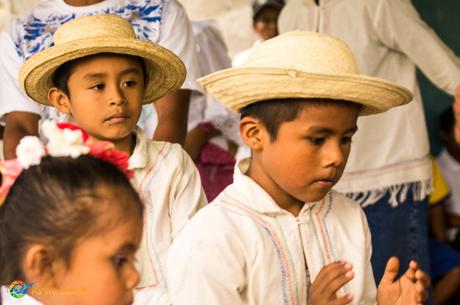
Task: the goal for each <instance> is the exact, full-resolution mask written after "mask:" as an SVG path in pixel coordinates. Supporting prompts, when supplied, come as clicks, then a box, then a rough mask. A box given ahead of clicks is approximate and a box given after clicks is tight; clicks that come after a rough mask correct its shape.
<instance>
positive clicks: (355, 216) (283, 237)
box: [168, 32, 428, 305]
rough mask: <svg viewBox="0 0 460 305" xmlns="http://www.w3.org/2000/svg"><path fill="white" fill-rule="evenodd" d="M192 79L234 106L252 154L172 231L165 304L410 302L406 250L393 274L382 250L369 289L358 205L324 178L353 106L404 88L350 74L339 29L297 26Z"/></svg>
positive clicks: (421, 291) (377, 104)
mask: <svg viewBox="0 0 460 305" xmlns="http://www.w3.org/2000/svg"><path fill="white" fill-rule="evenodd" d="M199 82H200V83H201V84H202V85H203V87H204V88H205V89H206V91H208V92H209V93H211V94H212V95H214V96H215V97H216V98H217V99H218V100H219V101H221V102H222V103H224V104H225V105H226V106H227V107H229V108H230V109H232V110H235V111H238V112H240V114H241V121H240V134H241V137H242V139H243V141H244V142H245V143H246V145H248V146H249V147H250V149H251V152H252V157H251V158H250V159H243V160H241V161H240V162H239V164H238V165H237V167H236V169H235V174H234V182H233V184H232V185H230V186H229V187H227V188H226V189H225V190H224V191H223V192H222V193H221V194H220V195H219V196H218V197H217V198H216V199H215V200H214V201H213V203H212V204H210V205H208V206H206V207H205V208H203V209H202V210H201V211H199V212H198V213H197V214H196V215H195V216H194V218H193V219H192V220H191V221H190V222H189V223H188V224H187V225H186V226H185V228H184V229H183V230H182V231H181V233H180V234H179V236H178V237H177V238H176V239H175V240H174V242H173V244H172V246H171V249H170V252H169V257H168V284H169V289H170V294H171V298H172V303H173V304H174V305H185V304H187V305H198V304H200V305H201V304H220V305H224V304H229V305H230V304H231V305H240V304H241V305H242V304H299V305H300V304H314V305H321V304H331V305H332V304H334V305H339V304H375V302H376V301H377V304H379V305H384V304H401V305H402V304H414V305H415V304H422V302H423V301H424V299H425V298H426V290H425V289H426V287H427V285H428V279H427V276H426V275H425V273H424V272H423V271H422V270H420V269H419V268H418V266H417V263H416V262H414V261H412V262H411V263H410V265H409V266H403V268H407V271H406V272H405V273H404V275H403V276H402V277H401V278H399V279H398V280H395V276H396V273H397V271H398V269H399V261H398V259H397V258H395V257H393V258H391V259H390V260H389V261H388V263H387V267H386V272H385V275H384V277H383V279H382V281H381V282H380V285H379V287H378V289H376V287H375V283H374V277H373V273H372V268H371V264H370V257H371V237H370V233H369V228H368V226H367V222H366V218H365V215H364V213H363V211H362V209H361V207H360V206H359V204H358V203H355V202H353V201H351V200H350V199H347V198H346V197H345V196H343V195H341V194H340V193H338V192H335V191H333V190H332V187H333V186H334V185H335V184H336V183H337V181H338V180H339V179H340V176H341V175H342V172H343V169H344V167H345V164H346V162H347V157H348V154H349V152H350V148H351V138H352V136H353V134H354V133H355V132H356V130H357V127H356V121H357V118H358V116H360V115H371V114H375V113H380V112H384V111H387V110H388V109H390V108H392V107H396V106H399V105H403V104H406V103H408V102H409V101H410V100H411V98H412V94H411V93H410V92H409V91H408V90H407V89H405V88H403V87H400V86H398V85H395V84H393V83H390V82H387V81H384V80H381V79H377V78H372V77H366V76H362V75H360V74H358V72H357V69H356V63H355V61H354V58H353V55H352V53H351V51H350V49H349V48H348V47H347V46H346V45H345V44H344V43H343V42H342V41H340V40H338V39H336V38H333V37H330V36H326V35H322V34H317V33H309V32H291V33H286V34H283V35H280V36H278V37H276V38H273V39H270V40H267V41H265V42H263V43H261V44H260V45H258V46H257V47H255V48H254V49H253V51H252V52H251V55H250V57H249V59H248V61H247V62H246V64H245V65H244V66H243V67H241V68H232V69H227V70H222V71H219V72H216V73H213V74H210V75H208V76H206V77H204V78H201V79H200V80H199Z"/></svg>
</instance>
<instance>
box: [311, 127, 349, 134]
mask: <svg viewBox="0 0 460 305" xmlns="http://www.w3.org/2000/svg"><path fill="white" fill-rule="evenodd" d="M357 130H358V126H356V125H355V126H353V127H352V128H349V129H347V130H345V133H349V132H352V133H355V132H356V131H357ZM308 131H309V132H314V133H325V134H334V133H336V132H335V131H334V130H332V129H330V128H326V127H315V126H313V127H310V128H308Z"/></svg>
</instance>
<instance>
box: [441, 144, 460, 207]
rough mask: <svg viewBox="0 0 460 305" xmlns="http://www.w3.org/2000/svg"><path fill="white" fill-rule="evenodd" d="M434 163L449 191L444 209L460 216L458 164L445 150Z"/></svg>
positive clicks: (459, 170)
mask: <svg viewBox="0 0 460 305" xmlns="http://www.w3.org/2000/svg"><path fill="white" fill-rule="evenodd" d="M436 162H437V163H438V166H439V169H440V170H441V172H442V175H443V176H444V179H446V182H447V185H448V186H449V190H450V196H449V198H448V199H447V201H446V209H447V211H448V212H450V213H452V214H455V215H457V216H460V163H459V162H457V160H455V159H454V158H453V157H452V156H451V155H450V154H449V152H448V151H447V150H446V149H443V151H442V152H441V153H440V154H439V156H438V157H437V158H436Z"/></svg>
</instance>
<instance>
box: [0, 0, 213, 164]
mask: <svg viewBox="0 0 460 305" xmlns="http://www.w3.org/2000/svg"><path fill="white" fill-rule="evenodd" d="M96 14H114V15H118V16H121V17H123V18H125V19H127V20H129V21H130V22H131V24H132V25H133V27H134V30H135V32H136V36H137V37H138V38H140V39H145V40H149V41H152V42H154V43H158V44H159V45H161V46H164V47H166V48H168V49H170V50H172V51H173V52H174V53H175V54H176V55H177V56H179V57H180V58H181V60H182V61H183V62H184V63H185V66H186V67H187V76H186V79H185V81H184V83H183V84H182V86H181V87H180V88H178V89H179V90H178V91H175V92H171V93H170V94H168V95H167V96H165V97H164V98H162V99H160V100H159V101H158V102H157V103H155V105H154V106H155V109H154V108H153V106H152V105H151V104H148V105H146V106H145V107H144V110H143V112H142V116H141V120H140V122H139V124H140V126H141V127H142V128H143V129H144V130H145V132H146V133H147V135H148V136H149V137H151V138H152V137H154V139H155V140H161V141H169V142H173V143H176V142H177V143H183V141H184V138H185V134H186V128H187V114H188V113H189V100H190V94H191V92H193V93H194V94H193V96H195V95H199V94H200V93H201V88H200V87H199V86H198V84H197V83H196V79H197V78H198V77H199V76H200V69H199V66H198V60H197V57H196V52H195V41H194V38H193V33H192V30H191V25H190V22H189V20H188V18H187V15H186V14H185V11H184V9H183V8H182V6H181V5H180V4H178V2H177V0H136V1H133V0H91V1H83V0H46V1H40V3H39V4H38V5H37V6H36V7H35V8H33V9H32V10H31V11H30V13H28V14H26V15H24V16H22V17H20V18H16V19H14V20H13V21H12V22H11V23H10V24H9V25H8V26H7V27H6V28H5V31H4V32H3V33H2V34H1V35H0V45H1V46H2V50H1V52H0V117H1V118H2V119H4V120H5V122H6V130H5V146H4V152H5V157H6V158H14V155H15V147H16V145H17V143H18V142H19V139H20V138H21V137H23V136H25V135H30V134H32V135H36V134H37V132H38V130H37V126H38V120H39V119H40V118H41V119H46V118H51V119H56V118H59V116H58V115H57V114H56V113H55V112H54V111H53V109H50V108H48V107H42V106H40V105H38V104H36V103H34V102H32V101H31V100H30V99H28V98H27V96H25V95H24V94H23V93H22V92H21V90H20V88H19V87H18V85H17V84H18V82H17V75H18V72H19V69H20V67H21V65H22V63H23V62H24V61H25V60H27V59H28V58H29V57H30V56H32V55H33V54H35V53H37V52H39V51H42V50H45V49H47V48H48V47H50V46H52V45H53V33H54V32H55V31H56V29H57V28H58V27H59V26H60V25H62V24H64V23H66V22H67V21H69V20H72V19H74V18H77V17H81V16H87V15H96ZM196 93H198V94H196ZM200 102H201V100H196V101H195V100H194V101H193V103H191V106H190V109H191V110H193V113H192V111H191V113H190V116H191V117H189V121H191V122H190V123H191V124H193V121H195V120H199V119H201V116H200V114H201V113H202V111H203V109H204V107H205V104H204V103H200ZM155 110H156V111H155ZM157 113H158V114H157ZM158 122H160V123H159V124H157V123H158Z"/></svg>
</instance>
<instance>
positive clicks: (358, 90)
mask: <svg viewBox="0 0 460 305" xmlns="http://www.w3.org/2000/svg"><path fill="white" fill-rule="evenodd" d="M198 82H199V83H200V84H201V85H202V86H203V87H204V88H205V90H206V91H208V92H209V93H211V94H212V95H213V96H214V97H215V98H216V99H218V100H219V101H220V102H222V103H223V104H224V105H225V106H227V107H228V108H230V109H231V110H233V111H239V110H241V109H242V108H244V107H245V106H247V105H250V104H253V103H256V102H260V101H264V100H270V99H281V98H322V99H337V100H346V101H350V102H355V103H358V104H361V105H363V109H362V111H361V113H360V115H370V114H376V113H381V112H384V111H387V110H388V109H390V108H392V107H396V106H400V105H404V104H406V103H409V102H410V101H411V100H412V94H411V93H410V91H409V90H407V89H406V88H404V87H402V86H399V85H397V84H394V83H392V82H389V81H386V80H383V79H379V78H375V77H368V76H363V75H360V74H359V73H358V69H357V65H356V62H355V60H354V58H353V54H352V52H351V50H350V49H349V48H348V46H347V45H346V44H345V43H344V42H342V41H341V40H339V39H337V38H334V37H331V36H328V35H324V34H320V33H314V32H304V31H294V32H288V33H285V34H282V35H280V36H278V37H275V38H273V39H270V40H267V41H265V42H263V43H261V44H259V45H258V46H256V47H254V48H253V49H252V51H251V54H250V56H249V58H248V61H247V62H246V64H245V65H244V66H243V67H241V68H231V69H226V70H222V71H218V72H215V73H212V74H209V75H207V76H205V77H202V78H200V79H199V80H198Z"/></svg>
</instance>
